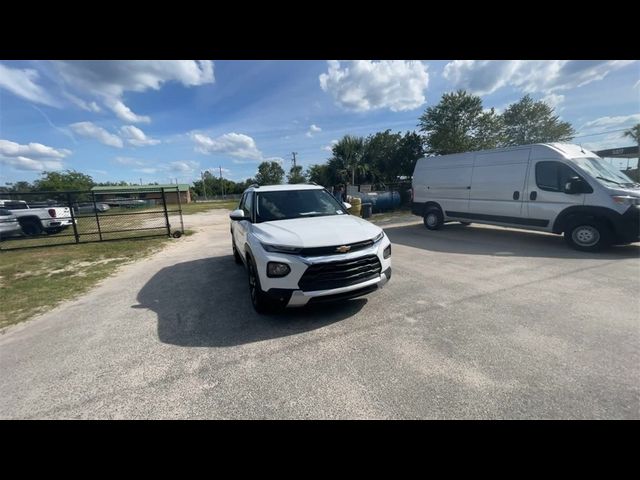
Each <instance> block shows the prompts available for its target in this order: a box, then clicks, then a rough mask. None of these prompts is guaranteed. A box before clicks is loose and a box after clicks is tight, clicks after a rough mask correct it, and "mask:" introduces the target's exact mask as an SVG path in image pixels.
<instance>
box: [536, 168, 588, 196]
mask: <svg viewBox="0 0 640 480" xmlns="http://www.w3.org/2000/svg"><path fill="white" fill-rule="evenodd" d="M571 177H580V175H578V173H577V172H576V171H575V170H573V169H572V168H571V167H569V166H567V165H565V164H564V163H561V162H538V163H536V185H537V186H538V188H539V189H540V190H546V191H547V192H564V185H565V183H567V182H568V181H569V179H570V178H571ZM580 178H582V177H580Z"/></svg>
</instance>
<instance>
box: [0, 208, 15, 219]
mask: <svg viewBox="0 0 640 480" xmlns="http://www.w3.org/2000/svg"><path fill="white" fill-rule="evenodd" d="M0 215H1V216H3V217H6V216H8V215H13V214H12V213H11V212H10V211H9V210H7V209H6V208H0Z"/></svg>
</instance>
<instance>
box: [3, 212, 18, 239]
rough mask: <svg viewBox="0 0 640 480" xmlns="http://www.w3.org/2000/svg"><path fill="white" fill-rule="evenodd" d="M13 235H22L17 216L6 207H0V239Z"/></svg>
mask: <svg viewBox="0 0 640 480" xmlns="http://www.w3.org/2000/svg"><path fill="white" fill-rule="evenodd" d="M14 235H22V228H21V227H20V223H18V217H16V216H15V215H14V214H13V213H11V211H9V210H7V209H6V208H0V240H4V239H5V238H7V237H12V236H14Z"/></svg>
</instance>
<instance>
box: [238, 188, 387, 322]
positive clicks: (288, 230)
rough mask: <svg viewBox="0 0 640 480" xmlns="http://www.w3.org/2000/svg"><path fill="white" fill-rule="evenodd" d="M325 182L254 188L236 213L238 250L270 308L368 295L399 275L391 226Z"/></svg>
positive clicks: (254, 293)
mask: <svg viewBox="0 0 640 480" xmlns="http://www.w3.org/2000/svg"><path fill="white" fill-rule="evenodd" d="M348 208H350V205H348V204H343V203H341V202H339V201H338V200H336V199H335V198H334V197H333V195H331V194H330V193H329V192H328V191H327V190H326V189H325V188H323V187H321V186H318V185H315V184H313V185H307V184H297V185H272V186H257V185H255V186H251V187H250V188H248V189H247V190H246V191H245V192H244V194H243V195H242V198H241V200H240V204H239V206H238V209H237V210H234V211H233V212H231V214H230V218H231V236H232V248H233V255H234V257H235V260H236V262H237V263H244V264H245V266H246V267H247V270H248V276H249V293H250V296H251V302H252V304H253V307H254V308H255V310H256V311H258V312H260V313H262V312H267V311H272V310H275V309H278V308H283V307H300V306H303V305H306V304H307V303H310V302H311V303H315V302H319V301H328V300H343V299H347V298H353V297H358V296H361V295H365V294H367V293H370V292H372V291H374V290H376V289H377V288H379V287H382V286H383V285H384V284H385V283H386V282H387V281H388V280H389V279H390V278H391V242H390V241H389V239H388V238H387V236H386V235H385V233H384V231H383V230H382V229H381V228H380V227H378V226H376V225H373V224H371V223H369V222H367V221H366V220H363V219H361V218H359V217H356V216H354V215H350V214H349V213H348V212H347V209H348Z"/></svg>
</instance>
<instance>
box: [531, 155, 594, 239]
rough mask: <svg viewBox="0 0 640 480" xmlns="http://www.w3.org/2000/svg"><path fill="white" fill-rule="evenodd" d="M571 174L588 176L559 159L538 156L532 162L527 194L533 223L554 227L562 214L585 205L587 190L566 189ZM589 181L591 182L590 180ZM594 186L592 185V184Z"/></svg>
mask: <svg viewBox="0 0 640 480" xmlns="http://www.w3.org/2000/svg"><path fill="white" fill-rule="evenodd" d="M571 177H578V178H581V179H582V180H583V181H584V177H583V176H582V175H580V174H578V172H576V171H575V170H574V169H573V168H571V167H570V166H569V165H567V164H566V163H563V162H560V161H558V160H537V161H535V162H534V163H533V164H532V165H531V172H530V174H529V181H528V192H527V196H526V198H525V203H526V205H527V207H526V208H527V212H528V217H529V224H530V225H531V227H534V228H539V229H543V230H551V229H552V228H553V222H554V221H555V219H556V217H557V216H558V214H559V213H560V212H561V211H563V210H564V209H565V208H567V207H570V206H572V205H583V204H584V203H585V195H588V193H587V194H585V193H565V192H564V186H565V184H566V183H567V182H568V181H569V179H570V178H571ZM584 183H585V185H587V186H588V184H587V183H586V181H584ZM589 189H590V187H589Z"/></svg>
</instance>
